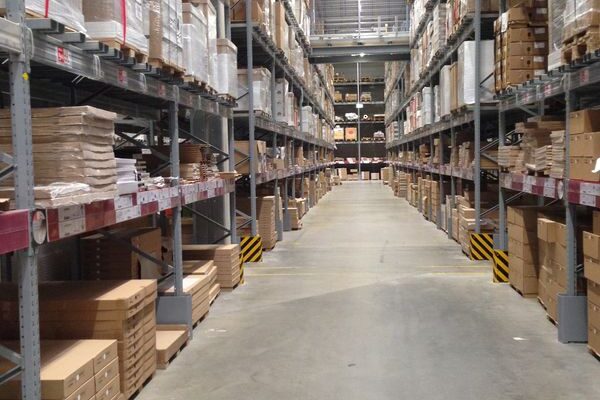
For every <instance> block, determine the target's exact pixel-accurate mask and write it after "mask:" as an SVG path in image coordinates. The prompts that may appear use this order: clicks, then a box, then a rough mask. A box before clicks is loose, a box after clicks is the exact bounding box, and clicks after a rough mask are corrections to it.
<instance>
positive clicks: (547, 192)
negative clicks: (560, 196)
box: [544, 185, 556, 198]
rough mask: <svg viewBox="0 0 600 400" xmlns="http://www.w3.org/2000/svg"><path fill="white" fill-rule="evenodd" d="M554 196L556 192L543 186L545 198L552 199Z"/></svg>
mask: <svg viewBox="0 0 600 400" xmlns="http://www.w3.org/2000/svg"><path fill="white" fill-rule="evenodd" d="M555 194H556V191H555V190H554V188H553V187H550V186H545V185H544V196H545V197H551V198H554V197H555Z"/></svg>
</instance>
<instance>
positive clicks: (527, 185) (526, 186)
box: [523, 179, 531, 193]
mask: <svg viewBox="0 0 600 400" xmlns="http://www.w3.org/2000/svg"><path fill="white" fill-rule="evenodd" d="M523 191H524V192H527V193H531V182H530V181H529V179H527V180H526V181H525V182H523Z"/></svg>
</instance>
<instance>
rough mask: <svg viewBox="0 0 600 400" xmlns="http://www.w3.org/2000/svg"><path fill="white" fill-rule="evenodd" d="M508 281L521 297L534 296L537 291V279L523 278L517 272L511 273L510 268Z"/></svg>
mask: <svg viewBox="0 0 600 400" xmlns="http://www.w3.org/2000/svg"><path fill="white" fill-rule="evenodd" d="M508 279H509V281H510V284H511V285H512V286H514V287H515V288H517V289H518V290H519V291H520V292H521V293H522V294H523V295H529V294H536V293H537V291H538V279H537V277H524V276H523V275H521V273H520V272H519V271H518V270H515V271H513V270H512V267H511V271H510V274H509V276H508Z"/></svg>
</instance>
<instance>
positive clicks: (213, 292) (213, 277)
mask: <svg viewBox="0 0 600 400" xmlns="http://www.w3.org/2000/svg"><path fill="white" fill-rule="evenodd" d="M183 273H184V274H186V275H207V276H208V279H209V282H210V291H209V293H208V294H209V299H210V304H212V303H213V301H215V299H216V298H217V296H219V293H220V292H221V285H219V282H217V276H218V268H217V266H216V265H215V262H214V261H212V260H209V261H201V260H187V261H184V262H183Z"/></svg>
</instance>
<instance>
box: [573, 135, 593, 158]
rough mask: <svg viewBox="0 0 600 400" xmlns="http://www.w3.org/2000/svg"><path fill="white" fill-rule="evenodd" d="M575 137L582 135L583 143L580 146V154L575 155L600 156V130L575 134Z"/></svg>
mask: <svg viewBox="0 0 600 400" xmlns="http://www.w3.org/2000/svg"><path fill="white" fill-rule="evenodd" d="M574 137H578V138H579V137H580V139H581V140H580V141H581V145H580V147H579V148H578V150H579V154H575V156H581V157H591V158H593V159H596V158H598V157H600V132H589V133H587V132H586V133H583V134H581V135H574ZM571 154H573V153H571Z"/></svg>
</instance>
